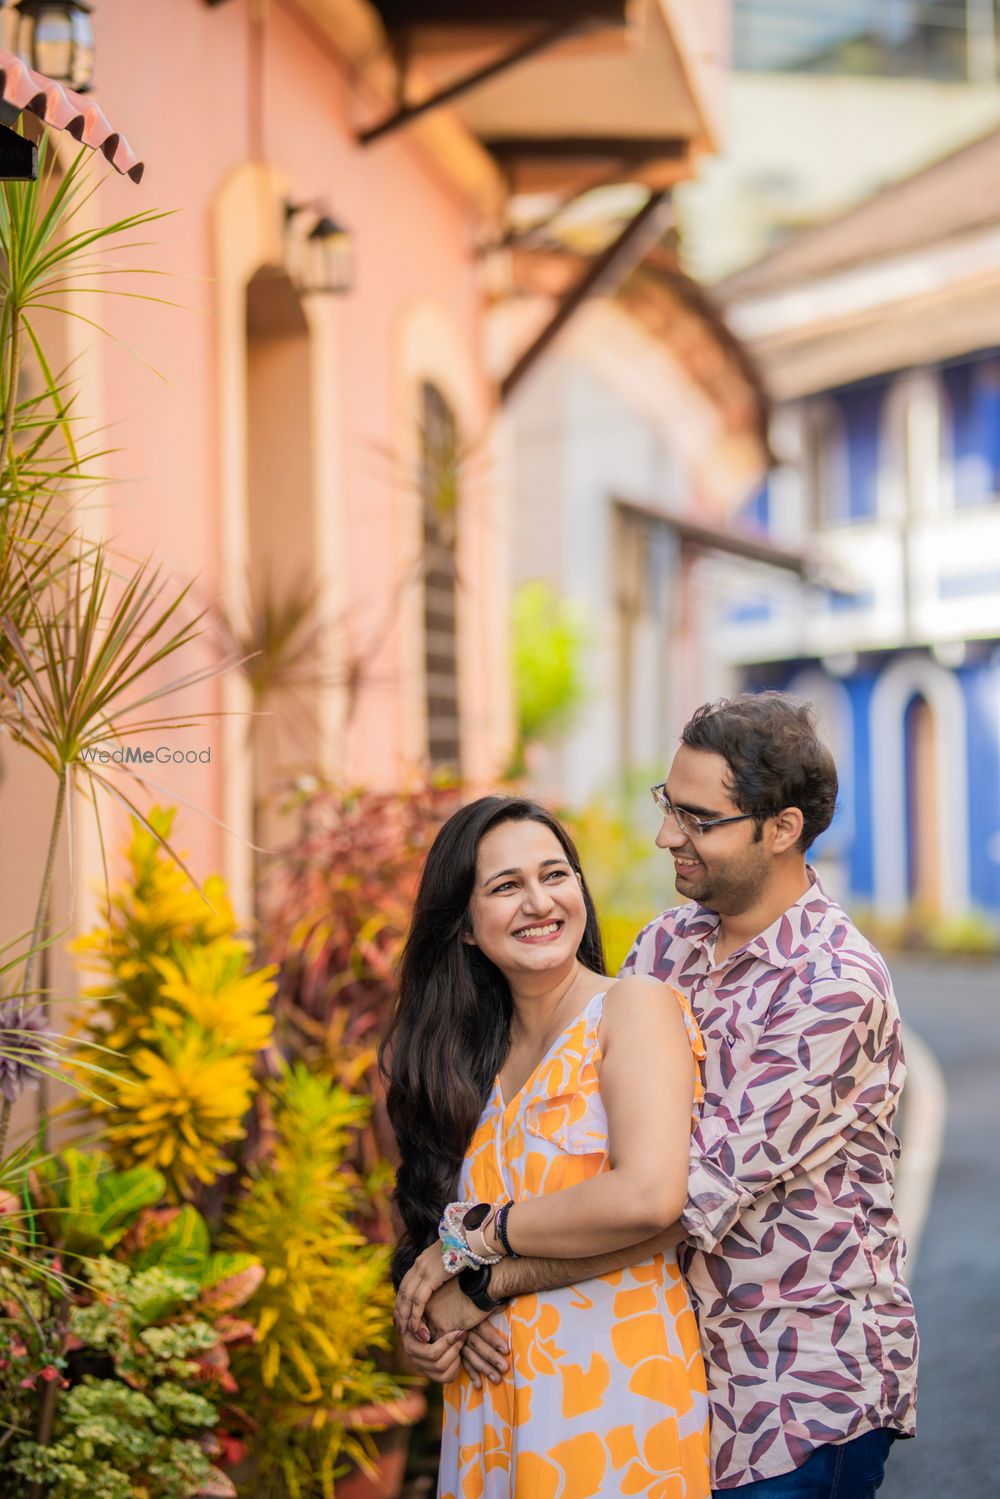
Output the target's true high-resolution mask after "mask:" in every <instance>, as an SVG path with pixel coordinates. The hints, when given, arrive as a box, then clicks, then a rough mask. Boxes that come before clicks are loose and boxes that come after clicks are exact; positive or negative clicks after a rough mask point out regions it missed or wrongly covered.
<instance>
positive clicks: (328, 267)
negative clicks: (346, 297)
mask: <svg viewBox="0 0 1000 1499" xmlns="http://www.w3.org/2000/svg"><path fill="white" fill-rule="evenodd" d="M305 271H306V274H305V290H306V291H314V292H326V293H331V294H333V295H340V294H342V293H344V292H348V291H350V289H351V286H352V284H353V282H354V242H353V238H352V236H351V235H350V234H349V233H348V231H347V230H346V229H345V228H344V226H343V225H342V224H338V223H337V221H336V220H335V219H331V218H330V216H329V214H323V215H322V217H321V218H319V219H317V221H316V224H315V226H314V228H312V229H310V231H309V234H308V237H307V239H306V265H305Z"/></svg>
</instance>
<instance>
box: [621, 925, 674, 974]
mask: <svg viewBox="0 0 1000 1499" xmlns="http://www.w3.org/2000/svg"><path fill="white" fill-rule="evenodd" d="M662 926H663V917H662V916H657V917H656V919H655V920H654V921H650V922H647V924H646V925H645V926H644V927H643V929H642V931H641V932H640V933H639V935H638V936H637V937H636V939H635V941H634V942H633V943H632V946H631V947H630V948H629V950H628V956H627V957H626V959H625V961H624V963H623V964H622V966H621V967H620V968H619V970H618V975H617V976H618V978H620V979H623V978H625V977H626V975H627V974H630V973H642V974H648V975H649V976H650V978H659V977H660V975H659V974H658V973H657V972H656V933H657V931H658V930H659V929H660V928H661V927H662Z"/></svg>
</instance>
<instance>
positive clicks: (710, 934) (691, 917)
mask: <svg viewBox="0 0 1000 1499" xmlns="http://www.w3.org/2000/svg"><path fill="white" fill-rule="evenodd" d="M806 874H807V875H808V877H809V889H808V890H806V891H804V892H803V894H802V895H800V896H799V898H798V900H797V901H796V902H795V903H794V905H791V906H789V907H788V909H787V911H782V913H781V915H780V916H779V917H778V918H777V920H776V921H772V923H771V925H770V926H769V927H768V928H767V929H766V930H765V931H763V932H761V933H760V935H759V936H757V937H754V938H752V939H751V940H750V941H749V942H746V943H744V945H743V946H742V947H739V948H737V949H736V951H735V952H732V953H730V954H729V957H728V958H727V959H726V962H727V964H728V963H731V962H733V961H734V960H735V959H736V958H738V957H740V956H741V955H742V954H744V953H753V955H754V957H755V958H759V959H761V961H762V962H764V963H768V964H769V965H770V966H771V967H772V968H787V967H788V964H789V962H790V960H791V958H792V957H794V956H796V955H797V950H798V949H799V948H801V947H803V946H804V945H805V941H806V939H807V938H808V937H809V936H810V935H811V934H812V932H813V931H815V929H816V927H817V926H818V925H819V923H820V922H821V921H822V920H823V918H824V917H825V916H826V914H827V912H828V911H829V909H830V904H831V902H830V897H829V896H828V895H827V893H826V891H825V890H824V889H823V886H822V885H821V884H820V881H819V876H818V875H817V873H816V871H815V869H814V868H813V867H812V865H811V864H807V865H806ZM689 910H690V914H688V912H687V911H685V915H684V930H683V936H684V938H685V940H686V941H688V942H690V943H691V945H692V946H693V947H700V948H703V949H704V950H705V952H706V955H707V957H708V961H709V963H710V964H711V963H712V944H713V943H714V942H715V938H716V934H717V932H718V930H719V917H718V915H717V913H716V912H715V911H706V910H705V907H704V906H699V905H696V904H694V903H692V904H691V906H690V908H689ZM793 944H794V946H793Z"/></svg>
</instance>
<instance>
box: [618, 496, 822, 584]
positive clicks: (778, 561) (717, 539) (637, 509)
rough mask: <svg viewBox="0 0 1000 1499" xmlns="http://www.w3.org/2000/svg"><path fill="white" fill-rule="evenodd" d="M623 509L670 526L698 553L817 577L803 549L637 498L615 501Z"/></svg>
mask: <svg viewBox="0 0 1000 1499" xmlns="http://www.w3.org/2000/svg"><path fill="white" fill-rule="evenodd" d="M615 503H616V505H618V506H619V507H620V508H621V509H622V510H624V511H627V512H629V513H631V514H632V515H637V516H640V517H641V518H642V519H643V520H648V521H649V522H650V523H651V524H652V525H660V526H667V527H669V529H670V530H671V531H673V533H674V535H675V536H676V537H677V539H678V541H679V542H680V544H681V546H685V547H688V548H690V549H692V550H694V551H698V552H717V553H720V554H721V555H723V556H727V557H739V558H741V559H742V560H743V561H744V562H757V563H760V564H761V565H762V566H764V567H775V568H778V569H779V571H781V572H788V573H794V575H795V576H796V577H797V578H801V579H803V580H809V579H811V578H812V577H813V576H814V568H813V564H812V563H811V561H810V559H809V558H808V557H806V556H804V555H803V553H801V552H790V551H786V550H785V549H784V548H782V547H776V546H772V544H771V543H770V542H768V541H765V540H764V538H763V537H758V536H754V535H752V534H751V533H750V532H748V531H738V530H736V529H735V528H723V527H721V526H699V525H695V524H694V522H692V521H689V520H687V519H686V518H685V517H683V516H680V515H672V514H671V513H670V512H669V511H666V510H660V509H658V508H657V507H656V506H654V505H643V504H640V503H636V501H634V500H626V499H622V498H621V497H620V496H619V497H618V498H617V499H616V500H615Z"/></svg>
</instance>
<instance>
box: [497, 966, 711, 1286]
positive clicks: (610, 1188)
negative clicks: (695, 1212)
mask: <svg viewBox="0 0 1000 1499" xmlns="http://www.w3.org/2000/svg"><path fill="white" fill-rule="evenodd" d="M602 1030H603V1036H602V1048H601V1049H602V1052H603V1060H602V1062H601V1101H602V1103H603V1104H604V1111H605V1113H606V1114H607V1118H608V1149H609V1157H610V1168H611V1169H610V1170H608V1171H602V1172H600V1173H599V1174H598V1175H597V1176H592V1177H591V1178H590V1179H589V1180H588V1181H585V1182H580V1183H579V1184H578V1185H577V1186H575V1187H567V1188H566V1189H565V1190H564V1191H562V1192H551V1193H547V1194H545V1195H543V1196H540V1197H529V1198H526V1199H522V1200H521V1201H519V1202H517V1203H515V1205H514V1207H513V1208H512V1209H511V1210H510V1213H509V1216H508V1218H507V1237H508V1238H509V1240H510V1243H511V1247H512V1248H513V1249H515V1250H516V1251H517V1253H518V1254H519V1255H522V1256H525V1257H528V1256H530V1257H532V1258H545V1259H583V1258H586V1257H589V1256H592V1255H600V1254H608V1253H610V1252H611V1251H612V1250H615V1249H623V1248H625V1247H626V1246H627V1245H630V1244H636V1243H638V1242H639V1241H640V1240H642V1239H648V1238H650V1237H652V1236H653V1235H654V1234H658V1233H661V1232H662V1231H663V1230H664V1229H666V1228H669V1227H670V1225H671V1224H672V1223H674V1222H676V1220H677V1219H678V1218H679V1217H680V1215H681V1212H682V1210H683V1208H684V1203H685V1201H686V1199H687V1173H688V1154H689V1151H690V1143H691V1105H692V1100H693V1096H694V1059H693V1057H692V1054H691V1044H690V1042H689V1041H688V1038H687V1032H686V1031H685V1029H684V1022H683V1020H682V1018H681V1012H680V1009H679V1007H678V1005H677V1002H676V1000H675V999H674V996H673V993H672V992H671V990H670V989H669V988H667V987H666V985H664V984H661V983H660V982H659V981H658V980H656V979H650V978H627V979H621V980H620V981H619V982H618V983H616V984H615V985H614V986H613V987H612V988H611V989H610V990H609V991H608V995H607V998H606V1000H605V1009H604V1020H603V1025H602Z"/></svg>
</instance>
